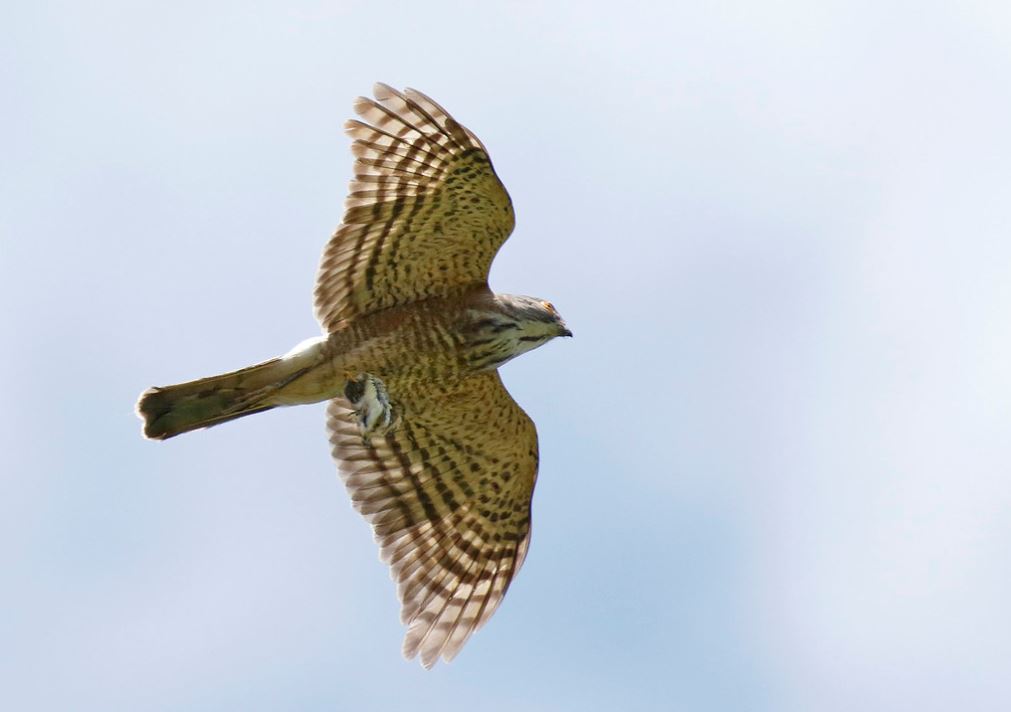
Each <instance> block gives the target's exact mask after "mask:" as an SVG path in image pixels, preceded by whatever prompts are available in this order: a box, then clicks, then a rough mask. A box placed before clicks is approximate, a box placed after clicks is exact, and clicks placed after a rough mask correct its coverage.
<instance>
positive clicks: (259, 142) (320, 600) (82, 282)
mask: <svg viewBox="0 0 1011 712" xmlns="http://www.w3.org/2000/svg"><path fill="white" fill-rule="evenodd" d="M659 5H661V3H639V2H621V3H612V2H608V3H550V4H535V3H508V4H504V3H480V4H479V3H470V4H464V3H458V4H457V3H440V2H426V3H380V2H353V3H351V2H321V3H298V2H294V3H289V2H284V3H281V2H277V3H266V2H260V3H209V4H208V3H202V2H201V3H196V2H193V3H170V4H166V3H153V2H152V3H136V2H131V3H127V2H123V3H115V2H97V3H56V2H51V3H20V4H17V5H16V6H14V5H13V4H12V5H10V6H8V7H6V8H5V9H4V10H2V11H0V92H2V94H0V103H2V106H3V107H4V109H3V111H0V141H2V146H0V148H2V154H3V156H4V158H3V160H2V161H0V201H2V204H0V235H2V242H0V299H2V304H3V307H2V312H0V317H2V322H3V325H4V333H5V334H7V340H6V343H5V344H4V347H5V348H4V352H5V355H4V357H3V365H4V369H3V370H4V374H5V377H4V398H3V401H4V404H3V406H2V407H0V418H2V423H0V426H2V427H0V441H2V447H0V478H2V479H0V487H2V493H0V541H2V544H0V564H2V565H0V607H2V610H3V611H4V612H5V613H4V614H3V616H2V617H0V640H2V643H3V644H2V646H0V689H2V690H3V693H2V697H3V699H4V707H5V708H8V709H32V710H47V711H48V710H218V709H242V710H279V709H305V710H345V709H354V710H360V711H362V712H367V711H368V710H377V711H380V710H382V711H386V710H393V709H400V708H411V709H416V710H431V709H474V710H517V709H523V710H532V711H535V710H558V709H573V710H576V709H578V710H615V709H635V710H670V709H683V710H691V711H692V712H696V711H700V710H707V711H708V710H733V711H737V710H775V711H776V712H781V711H797V712H807V711H809V710H819V712H821V711H832V710H840V711H841V710H853V709H860V710H909V709H917V710H952V709H973V710H1005V709H1008V708H1009V707H1011V635H1009V633H1011V613H1009V607H1008V601H1009V600H1011V563H1009V562H1011V516H1009V510H1011V476H1009V469H1011V468H1009V462H1011V437H1009V429H1011V428H1009V423H1011V319H1009V315H1011V239H1009V226H1011V131H1009V130H1008V127H1009V126H1011V82H1009V77H1011V42H1009V38H1011V10H1008V9H1007V7H1006V5H1005V4H1002V3H996V2H978V3H957V4H956V3H950V4H931V3H927V4H923V3H921V4H911V3H888V2H884V3H882V2H828V3H824V2H821V3H811V2H800V1H797V2H775V3H771V2H765V3H756V2H736V3H732V2H731V3H728V2H714V3H699V2H672V3H663V5H664V7H665V8H666V9H663V10H660V9H658V6H659ZM956 5H957V9H944V8H945V7H950V8H955V7H956ZM376 80H381V81H385V82H388V83H391V84H393V85H395V86H404V85H409V86H414V87H417V88H419V89H421V90H422V91H425V92H427V93H429V94H431V95H432V96H433V97H434V98H435V99H436V100H437V101H439V102H440V103H442V104H443V105H445V106H446V107H447V108H448V109H449V110H450V111H451V112H453V113H454V115H455V116H456V117H457V118H458V119H459V120H461V121H462V122H463V123H464V124H466V125H467V126H468V127H470V128H471V129H473V130H474V131H475V132H476V133H477V135H478V136H480V137H481V139H482V140H483V141H484V142H485V144H486V145H487V146H488V148H489V150H490V152H491V155H492V157H493V159H494V161H495V165H496V168H497V169H498V172H499V174H500V176H501V177H502V179H503V181H504V182H505V183H506V185H507V187H508V188H509V190H510V192H511V194H512V196H513V199H514V201H515V205H516V212H517V215H518V226H517V231H516V233H515V235H514V236H513V238H512V239H511V240H510V241H509V242H508V243H507V244H506V246H505V248H504V249H503V251H502V253H501V254H500V256H499V258H498V261H497V262H496V265H495V268H494V269H493V272H492V286H493V287H494V288H495V289H497V290H499V291H507V292H514V293H521V294H533V295H537V296H541V297H545V298H548V299H550V300H551V301H553V302H554V303H555V304H556V305H557V307H558V308H559V310H560V311H561V312H562V314H563V315H564V316H565V317H566V319H567V321H568V323H569V324H570V326H571V327H572V329H573V331H574V332H575V334H576V338H574V339H572V340H565V341H564V342H556V343H552V344H550V345H548V346H547V347H545V348H543V349H540V350H538V351H536V352H533V353H531V354H529V355H526V356H524V357H522V358H520V359H518V360H517V361H515V362H513V363H511V364H509V365H508V366H507V367H506V368H505V369H504V372H503V377H504V379H505V381H506V383H507V385H508V386H509V388H510V390H511V391H512V392H513V394H514V396H515V397H516V398H517V400H518V401H519V402H520V403H521V404H522V405H523V406H524V408H525V409H526V410H527V411H528V412H530V414H531V415H532V416H533V417H534V419H535V420H536V422H537V424H538V428H539V431H540V435H541V452H542V463H541V475H540V480H539V483H538V490H537V493H536V497H535V502H534V536H533V545H532V548H531V552H530V556H529V558H528V559H527V563H526V566H525V567H524V569H523V571H522V573H521V574H520V576H519V577H518V579H517V580H516V583H515V585H514V586H513V588H512V589H511V590H510V592H509V595H508V597H507V598H506V601H505V603H504V604H503V606H502V608H501V609H500V611H499V612H498V613H497V614H496V616H495V617H494V619H493V620H492V621H491V623H490V624H489V625H488V626H486V627H485V628H484V629H483V630H482V631H481V632H480V633H479V634H477V635H476V636H475V637H474V638H473V639H472V640H471V641H470V643H468V645H467V647H466V648H465V650H464V651H463V653H462V654H461V656H460V657H459V658H458V659H457V660H456V661H455V662H454V663H453V664H451V665H448V666H446V665H442V664H440V665H439V666H438V667H437V668H436V669H435V670H434V671H432V672H425V671H424V670H422V669H421V668H420V666H418V665H417V664H416V663H408V662H405V661H404V660H403V659H401V657H400V653H399V648H400V641H401V636H402V629H401V627H400V625H399V623H398V620H397V603H396V599H395V593H394V588H393V585H392V584H391V582H390V581H389V580H388V575H387V572H386V569H385V567H384V566H382V565H381V564H380V563H379V562H378V559H377V555H376V550H375V547H374V546H373V544H372V541H371V535H370V533H369V531H368V528H367V526H366V525H365V523H364V522H363V521H361V520H360V519H359V517H358V516H357V514H355V513H354V511H353V510H352V509H351V506H350V504H349V503H348V500H347V497H346V495H345V493H344V491H343V488H342V486H341V485H340V483H339V481H338V479H337V475H336V470H335V468H334V466H333V464H332V463H331V461H330V457H329V453H328V447H327V443H326V438H325V435H324V428H323V407H322V406H314V407H303V408H299V409H289V410H285V411H275V412H271V413H267V414H264V415H261V416H257V417H255V418H250V419H246V420H243V421H240V422H236V423H231V424H228V425H225V426H222V427H220V428H216V429H213V430H210V431H206V432H202V433H196V434H193V435H189V436H186V437H182V438H179V439H177V440H174V441H171V442H168V443H151V442H146V441H144V440H142V439H141V436H140V423H139V421H138V420H137V419H136V418H135V416H134V415H133V412H132V408H133V403H134V401H135V399H136V396H137V395H138V394H139V393H140V391H141V390H143V389H144V388H145V387H147V386H149V385H153V384H164V383H170V382H174V381H179V380H187V379H190V378H194V377H198V376H203V375H208V374H211V373H215V372H219V371H223V370H228V369H232V368H235V367H238V366H242V365H245V364H247V363H251V362H253V361H257V360H260V359H263V358H267V357H269V356H273V355H276V354H279V353H283V352H284V351H286V350H288V349H289V348H290V347H291V346H293V345H294V344H295V343H297V342H299V341H300V340H302V339H304V338H306V337H308V336H312V335H314V334H315V333H316V331H317V326H316V324H315V321H314V320H313V318H312V311H311V290H312V283H313V276H314V270H315V268H316V262H317V259H318V256H319V252H320V250H321V248H322V246H323V243H324V242H325V240H326V239H327V237H328V235H329V233H330V232H331V231H332V229H333V228H334V227H335V226H336V224H337V222H338V220H339V217H340V212H341V203H342V198H343V193H344V190H345V186H346V183H347V180H348V178H349V173H350V163H351V159H350V154H349V152H348V140H347V139H346V138H345V137H344V136H343V135H342V133H341V130H340V126H341V124H342V122H343V121H344V119H345V118H347V117H348V116H350V113H351V112H350V106H351V102H352V100H353V99H354V97H355V96H357V95H359V94H363V93H367V92H368V91H369V89H370V87H371V84H372V83H373V82H374V81H376Z"/></svg>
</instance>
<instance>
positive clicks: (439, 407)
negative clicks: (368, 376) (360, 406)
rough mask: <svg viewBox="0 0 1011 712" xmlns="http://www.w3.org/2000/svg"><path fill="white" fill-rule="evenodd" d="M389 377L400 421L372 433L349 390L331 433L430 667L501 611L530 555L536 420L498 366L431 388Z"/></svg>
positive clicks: (407, 650) (411, 647) (334, 411)
mask: <svg viewBox="0 0 1011 712" xmlns="http://www.w3.org/2000/svg"><path fill="white" fill-rule="evenodd" d="M386 385H387V388H388V389H389V391H390V393H391V394H395V395H394V396H393V397H394V399H395V407H397V408H400V409H401V420H400V421H399V425H398V426H397V428H396V429H394V430H393V431H391V432H388V433H386V434H384V435H382V436H380V437H378V438H377V437H373V439H372V444H371V445H366V444H365V443H363V442H362V439H361V436H360V434H359V432H358V429H357V426H356V425H355V423H354V416H353V413H352V411H351V406H350V404H349V403H348V402H347V401H345V400H344V399H342V398H338V399H335V400H333V401H331V402H330V405H329V408H328V410H327V414H328V419H327V422H328V426H329V430H330V442H331V443H332V445H333V454H334V457H335V459H336V460H337V462H338V465H339V467H340V470H341V475H342V477H343V479H344V483H345V485H346V486H347V489H348V492H349V493H350V495H351V501H352V502H353V503H354V506H355V508H356V509H357V510H358V511H359V512H360V513H361V514H362V515H363V516H365V518H366V519H367V520H368V521H369V522H370V523H371V524H372V527H373V530H374V533H375V536H376V541H377V543H378V544H379V547H380V556H381V558H382V560H383V561H384V562H385V563H387V564H389V566H390V572H391V575H392V576H393V578H394V580H395V581H396V582H397V594H398V596H399V598H400V601H401V621H402V622H403V623H404V624H405V625H406V626H407V634H406V636H405V638H404V654H405V655H406V656H407V657H414V656H416V655H418V656H420V658H421V662H422V664H423V665H424V666H425V667H431V666H432V665H434V664H435V662H436V661H437V660H438V659H439V657H442V658H443V659H444V660H450V659H452V658H453V657H454V656H455V655H456V654H457V653H458V652H459V650H460V648H461V647H462V646H463V644H464V643H465V642H466V641H467V640H468V639H469V638H470V635H471V634H472V633H473V632H474V631H475V630H477V629H478V628H480V627H481V626H482V625H483V624H484V623H485V622H486V621H487V620H488V619H489V618H490V617H491V616H492V614H493V613H494V612H495V610H496V609H497V608H498V605H499V603H500V602H501V600H502V597H503V595H504V594H505V592H506V589H507V588H508V586H509V583H510V582H511V581H512V578H513V576H515V574H516V572H517V571H518V570H519V568H520V566H521V565H522V563H523V557H524V555H525V552H526V547H527V543H528V541H529V536H530V498H531V496H532V495H533V489H534V482H535V481H536V477H537V432H536V430H535V428H534V425H533V422H532V421H531V420H530V418H529V417H528V416H527V415H526V414H525V413H524V412H523V410H522V409H521V408H520V407H519V406H518V405H517V404H516V403H515V401H513V399H512V397H511V396H510V395H509V393H508V392H507V391H506V390H505V387H504V386H503V385H502V381H501V380H500V379H499V376H498V373H497V372H490V373H482V374H479V375H475V376H471V377H469V378H466V379H463V380H461V381H459V382H457V383H454V384H449V385H445V386H440V387H437V388H432V387H431V385H429V387H430V388H432V392H426V393H412V392H410V391H409V386H408V385H407V384H398V383H396V382H392V383H390V382H388V383H387V384H386ZM400 386H403V387H402V388H401V387H400ZM405 389H407V390H406V391H405Z"/></svg>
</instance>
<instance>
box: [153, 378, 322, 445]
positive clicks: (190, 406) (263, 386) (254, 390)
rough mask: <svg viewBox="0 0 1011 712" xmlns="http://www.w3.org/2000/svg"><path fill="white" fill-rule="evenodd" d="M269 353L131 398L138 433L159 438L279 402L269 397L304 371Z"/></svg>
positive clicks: (163, 438)
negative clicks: (140, 424) (252, 362)
mask: <svg viewBox="0 0 1011 712" xmlns="http://www.w3.org/2000/svg"><path fill="white" fill-rule="evenodd" d="M292 365H293V364H292V363H291V362H290V361H289V360H287V359H282V358H275V359H271V360H270V361H264V362H263V363H260V364H257V365H255V366H249V367H247V368H243V369H239V370H238V371H232V372H231V373H224V374H221V375H220V376H211V377H209V378H201V379H200V380H197V381H190V382H189V383H180V384H177V385H174V386H155V387H153V388H149V389H147V390H146V391H144V392H143V393H142V394H141V396H140V400H139V401H137V414H138V415H139V416H140V417H141V418H143V419H144V436H145V437H147V438H150V439H152V440H165V439H166V438H171V437H175V436H176V435H180V434H182V433H187V432H189V431H191V430H197V429H199V428H208V427H210V426H212V425H217V424H218V423H224V422H227V421H229V420H234V419H235V418H241V417H243V416H246V415H252V414H253V413H260V412H262V411H265V410H270V409H271V408H274V407H276V406H277V405H279V403H278V402H271V396H272V395H273V394H275V393H276V392H277V391H278V390H280V389H281V388H283V387H284V386H286V385H287V384H289V383H291V382H292V381H293V380H295V379H296V378H298V377H299V376H301V375H302V374H303V373H305V372H306V370H307V369H305V368H296V369H293V368H292Z"/></svg>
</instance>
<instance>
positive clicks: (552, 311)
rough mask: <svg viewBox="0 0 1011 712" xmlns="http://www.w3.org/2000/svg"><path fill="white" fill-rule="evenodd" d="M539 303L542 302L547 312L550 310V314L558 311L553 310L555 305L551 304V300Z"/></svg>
mask: <svg viewBox="0 0 1011 712" xmlns="http://www.w3.org/2000/svg"><path fill="white" fill-rule="evenodd" d="M541 304H542V305H543V306H544V308H545V309H547V310H548V311H549V312H551V313H552V314H557V313H558V312H557V311H556V310H555V305H554V304H552V303H551V302H541Z"/></svg>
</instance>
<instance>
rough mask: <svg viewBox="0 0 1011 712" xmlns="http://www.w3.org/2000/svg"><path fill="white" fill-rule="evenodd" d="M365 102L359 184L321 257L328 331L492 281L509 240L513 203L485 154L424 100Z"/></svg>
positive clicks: (352, 124) (320, 290) (360, 105)
mask: <svg viewBox="0 0 1011 712" xmlns="http://www.w3.org/2000/svg"><path fill="white" fill-rule="evenodd" d="M373 91H374V94H375V100H372V99H366V98H364V97H360V98H359V99H358V101H356V102H355V111H356V112H357V113H358V115H359V116H361V117H362V118H363V119H364V120H365V123H363V122H362V121H356V120H351V121H348V122H347V123H346V124H345V129H346V130H347V133H348V135H349V136H351V137H352V138H353V139H354V143H353V144H352V146H351V150H352V153H354V155H355V156H356V157H357V160H356V161H355V165H354V169H355V177H354V180H352V181H351V187H350V193H349V195H348V198H347V201H346V204H345V212H344V219H343V221H342V222H341V225H340V226H339V227H338V228H337V231H336V232H335V233H334V235H333V237H332V238H331V239H330V242H329V243H327V246H326V248H325V249H324V250H323V257H322V260H321V261H320V268H319V273H318V275H317V278H316V292H315V301H316V317H317V319H319V322H320V325H321V326H322V327H323V329H324V331H327V332H329V331H334V330H335V329H336V328H337V327H338V325H339V324H340V323H341V321H342V320H344V319H347V318H349V317H353V316H355V315H358V314H367V313H370V312H374V311H377V310H379V309H384V308H386V307H390V306H393V305H396V304H403V303H405V302H410V301H415V300H418V299H424V298H426V297H434V296H445V295H447V294H450V293H452V292H454V291H457V290H459V289H461V288H463V287H467V286H470V285H474V284H482V283H486V282H487V280H488V271H489V269H490V268H491V262H492V259H493V258H494V257H495V253H496V252H498V249H499V247H501V246H502V243H503V242H505V240H506V238H507V237H509V234H510V233H511V232H512V229H513V224H514V222H515V220H514V215H513V209H512V201H511V200H510V199H509V194H508V193H506V190H505V188H504V187H503V186H502V183H501V182H499V179H498V176H496V175H495V171H494V169H493V168H492V165H491V160H490V159H489V158H488V154H487V153H486V151H485V149H484V146H483V145H482V144H481V142H480V141H479V140H478V138H477V137H476V136H475V135H474V134H473V133H471V132H470V131H469V130H468V129H466V128H464V127H463V126H461V125H460V124H458V123H457V122H456V121H455V120H453V118H452V117H451V116H450V115H449V114H447V113H446V111H445V110H444V109H443V108H442V107H441V106H439V105H438V104H436V103H435V102H434V101H432V100H431V99H429V98H428V97H427V96H425V95H424V94H422V93H421V92H418V91H414V90H413V89H407V90H405V91H404V92H403V93H401V92H398V91H397V90H395V89H392V88H391V87H388V86H386V85H385V84H376V85H375V88H374V90H373Z"/></svg>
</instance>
